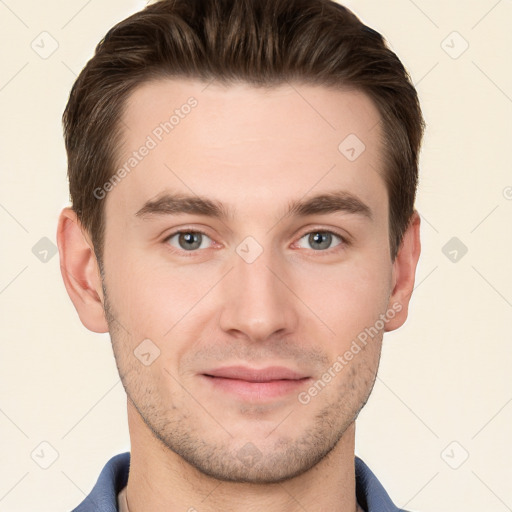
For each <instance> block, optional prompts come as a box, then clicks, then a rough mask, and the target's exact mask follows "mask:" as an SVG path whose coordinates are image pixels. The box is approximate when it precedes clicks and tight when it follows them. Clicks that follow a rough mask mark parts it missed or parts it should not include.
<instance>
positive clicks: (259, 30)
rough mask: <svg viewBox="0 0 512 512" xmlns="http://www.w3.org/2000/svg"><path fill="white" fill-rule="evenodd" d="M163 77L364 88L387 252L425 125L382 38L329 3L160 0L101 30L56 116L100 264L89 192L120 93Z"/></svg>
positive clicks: (114, 136)
mask: <svg viewBox="0 0 512 512" xmlns="http://www.w3.org/2000/svg"><path fill="white" fill-rule="evenodd" d="M163 77H169V78H174V77H176V78H192V79H199V80H204V81H210V80H212V79H216V80H219V81H221V82H223V83H225V84H229V83H234V82H236V81H243V82H246V83H248V84H251V85H254V86H273V85H280V84H283V83H286V82H287V81H295V82H299V83H303V84H311V85H323V86H327V87H335V88H338V87H339V88H342V87H349V88H355V89H357V90H360V91H362V92H364V93H366V94H367V95H368V96H369V97H370V99H371V100H373V102H374V104H375V105H376V107H377V108H378V110H379V113H380V116H381V120H382V128H383V132H382V133H383V138H384V140H383V141H382V142H383V147H384V152H383V153H384V154H383V162H384V163H383V176H384V179H385V181H386V186H387V191H388V195H389V203H390V206H389V219H390V220H389V230H390V248H391V258H392V259H393V260H394V258H395V256H396V254H397V251H398V249H399V247H400V244H401V241H402V237H403V234H404V232H405V230H406V229H407V226H408V223H409V221H410V219H411V215H412V214H413V211H414V200H415V195H416V187H417V182H418V156H419V151H420V146H421V140H422V136H423V131H424V128H425V123H424V120H423V116H422V112H421V108H420V105H419V101H418V97H417V93H416V90H415V88H414V86H413V84H412V82H411V79H410V76H409V74H408V73H407V71H406V70H405V68H404V66H403V65H402V63H401V62H400V60H399V59H398V57H397V56H396V55H395V53H394V52H392V51H391V50H390V49H389V47H388V46H387V44H386V42H385V40H384V38H383V37H382V36H381V35H380V34H379V33H378V32H376V31H375V30H373V29H371V28H369V27H367V26H366V25H364V24H363V23H362V22H361V21H360V20H359V19H358V18H357V17H356V16H355V14H353V13H352V12H351V11H350V10H348V9H347V8H345V7H343V6H341V5H339V4H337V3H335V2H333V1H331V0H161V1H158V2H156V3H154V4H151V5H149V6H147V7H146V8H145V9H144V10H142V11H140V12H138V13H136V14H134V15H132V16H130V17H129V18H127V19H125V20H124V21H121V22H120V23H118V24H117V25H115V26H114V27H113V28H112V29H110V31H109V32H108V33H107V35H106V36H105V37H104V39H103V40H102V41H101V42H100V43H99V44H98V46H97V47H96V51H95V54H94V56H93V57H92V58H91V59H90V60H89V62H88V63H87V65H86V66H85V68H84V69H83V70H82V72H81V73H80V75H79V77H78V78H77V80H76V82H75V84H74V85H73V88H72V90H71V94H70V97H69V101H68V104H67V106H66V109H65V111H64V115H63V124H64V135H65V142H66V150H67V154H68V177H69V187H70V195H71V201H72V207H73V209H74V210H75V212H76V213H77V216H78V219H79V220H80V222H81V224H82V226H83V227H84V228H85V229H86V230H87V231H88V232H89V233H90V235H91V238H92V242H93V244H94V248H95V252H96V256H97V257H98V259H99V260H100V261H101V256H102V254H103V243H104V231H105V230H104V227H105V226H104V222H105V220H104V204H103V203H104V201H102V200H101V199H98V198H97V197H96V196H95V194H94V193H93V191H94V190H95V189H97V188H98V187H101V186H102V185H103V184H104V183H105V182H106V181H108V180H109V179H110V177H111V176H112V175H113V174H114V172H115V166H116V155H117V150H118V148H119V144H120V141H121V129H120V124H121V123H120V120H121V116H122V114H123V109H124V107H125V105H126V100H127V98H128V96H129V95H130V94H131V93H132V92H133V90H134V89H135V88H136V87H137V86H139V85H141V84H143V83H145V82H148V81H149V80H152V79H155V78H163ZM340 142H341V141H340Z"/></svg>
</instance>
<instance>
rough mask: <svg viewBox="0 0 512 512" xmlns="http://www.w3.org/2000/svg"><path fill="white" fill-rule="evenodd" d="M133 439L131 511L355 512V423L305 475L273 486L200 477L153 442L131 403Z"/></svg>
mask: <svg viewBox="0 0 512 512" xmlns="http://www.w3.org/2000/svg"><path fill="white" fill-rule="evenodd" d="M128 424H129V430H130V439H131V457H130V471H129V476H128V484H127V501H128V506H129V512H146V511H148V510H183V511H188V512H197V511H199V510H200V511H201V512H216V511H218V510H230V511H231V512H239V511H240V512H241V511H243V512H252V511H260V510H265V512H278V511H279V512H299V511H300V512H303V511H304V510H308V511H309V512H314V511H324V510H331V511H335V512H356V511H358V510H361V509H359V508H358V506H357V502H356V495H355V468H354V438H355V424H354V423H353V424H352V425H350V426H349V428H348V429H347V430H346V431H345V433H344V434H343V436H342V438H341V439H340V441H339V442H338V443H337V444H336V446H335V447H334V449H333V450H332V451H331V452H330V453H329V454H327V455H326V456H325V457H324V458H323V459H322V460H321V461H320V462H319V463H318V464H316V465H315V466H313V467H312V468H311V469H309V470H308V471H306V472H305V473H303V474H301V475H299V476H296V477H293V478H291V479H289V480H285V481H282V482H278V483H272V484H254V483H238V482H226V481H221V480H217V479H215V478H212V477H210V476H208V475H205V474H203V473H201V472H199V471H198V470H197V469H196V468H195V467H193V466H191V465H190V464H188V463H187V462H186V461H185V460H183V459H182V458H181V457H180V456H178V455H177V454H176V453H174V452H173V451H171V450H169V449H168V448H167V447H165V446H164V445H163V444H162V443H161V442H160V441H159V440H158V439H156V438H155V437H154V435H153V434H152V433H151V431H150V430H149V429H148V427H147V426H146V424H145V423H144V422H143V420H142V418H141V417H140V415H139V414H138V412H137V411H136V410H135V408H134V407H133V405H131V403H130V402H129V401H128Z"/></svg>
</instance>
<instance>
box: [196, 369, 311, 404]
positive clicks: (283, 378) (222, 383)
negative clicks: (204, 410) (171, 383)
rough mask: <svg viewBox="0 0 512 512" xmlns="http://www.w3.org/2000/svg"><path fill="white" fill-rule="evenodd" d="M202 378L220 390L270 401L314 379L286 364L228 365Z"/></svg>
mask: <svg viewBox="0 0 512 512" xmlns="http://www.w3.org/2000/svg"><path fill="white" fill-rule="evenodd" d="M201 377H202V378H203V379H204V380H205V381H206V382H207V383H208V384H209V385H210V386H212V387H213V388H214V389H215V390H216V391H221V392H227V393H230V394H234V395H237V396H238V397H239V398H242V399H245V400H251V401H261V400H268V399H271V398H276V397H280V396H285V395H287V394H290V393H292V392H297V390H298V389H299V388H301V387H303V386H304V384H305V383H306V382H307V381H309V380H310V377H308V376H307V375H304V374H301V373H300V372H298V371H295V370H292V369H290V368H285V367H282V366H269V367H266V368H262V369H255V368H248V367H245V366H228V367H224V368H216V369H212V370H207V371H205V372H204V373H202V374H201Z"/></svg>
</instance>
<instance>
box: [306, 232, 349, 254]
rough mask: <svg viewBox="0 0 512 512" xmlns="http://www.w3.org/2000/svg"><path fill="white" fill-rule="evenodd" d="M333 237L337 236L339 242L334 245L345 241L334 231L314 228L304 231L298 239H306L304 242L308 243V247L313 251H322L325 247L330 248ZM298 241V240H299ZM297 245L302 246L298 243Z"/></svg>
mask: <svg viewBox="0 0 512 512" xmlns="http://www.w3.org/2000/svg"><path fill="white" fill-rule="evenodd" d="M333 237H334V238H338V239H339V240H340V242H339V243H338V244H336V245H335V246H334V247H337V246H338V245H341V244H343V243H345V244H346V243H347V242H346V240H345V239H344V238H343V237H342V236H341V235H338V234H336V233H333V232H332V231H324V230H315V231H310V232H309V233H306V234H305V235H304V236H302V237H301V238H300V240H303V239H306V242H307V243H308V244H309V245H310V247H311V248H312V249H313V250H314V251H324V250H325V249H330V248H332V247H331V244H332V241H333ZM299 242H300V241H299ZM299 247H302V246H301V245H300V243H299Z"/></svg>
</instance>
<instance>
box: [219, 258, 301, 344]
mask: <svg viewBox="0 0 512 512" xmlns="http://www.w3.org/2000/svg"><path fill="white" fill-rule="evenodd" d="M287 281H289V279H287V275H286V269H285V262H284V261H279V260H278V258H276V257H273V256H272V254H271V252H270V251H267V250H264V251H263V253H262V254H260V255H259V256H258V258H257V259H256V260H255V261H253V262H252V263H248V262H247V261H245V260H244V259H243V258H241V257H239V256H238V254H236V253H235V254H234V268H233V270H232V271H231V272H229V274H228V276H226V279H225V280H223V282H222V287H221V289H220V292H221V293H222V299H221V304H222V311H221V314H220V320H219V321H220V327H221V329H222V330H223V331H224V332H226V333H228V334H230V335H232V336H236V337H239V338H245V339H247V340H249V341H253V342H263V341H265V340H267V339H269V338H271V337H273V336H276V335H277V336H283V335H285V334H288V333H290V332H292V331H294V330H295V328H296V326H297V322H298V314H297V310H296V307H297V302H298V301H297V299H296V298H295V295H294V294H293V291H292V290H291V289H290V288H289V284H288V283H287Z"/></svg>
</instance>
